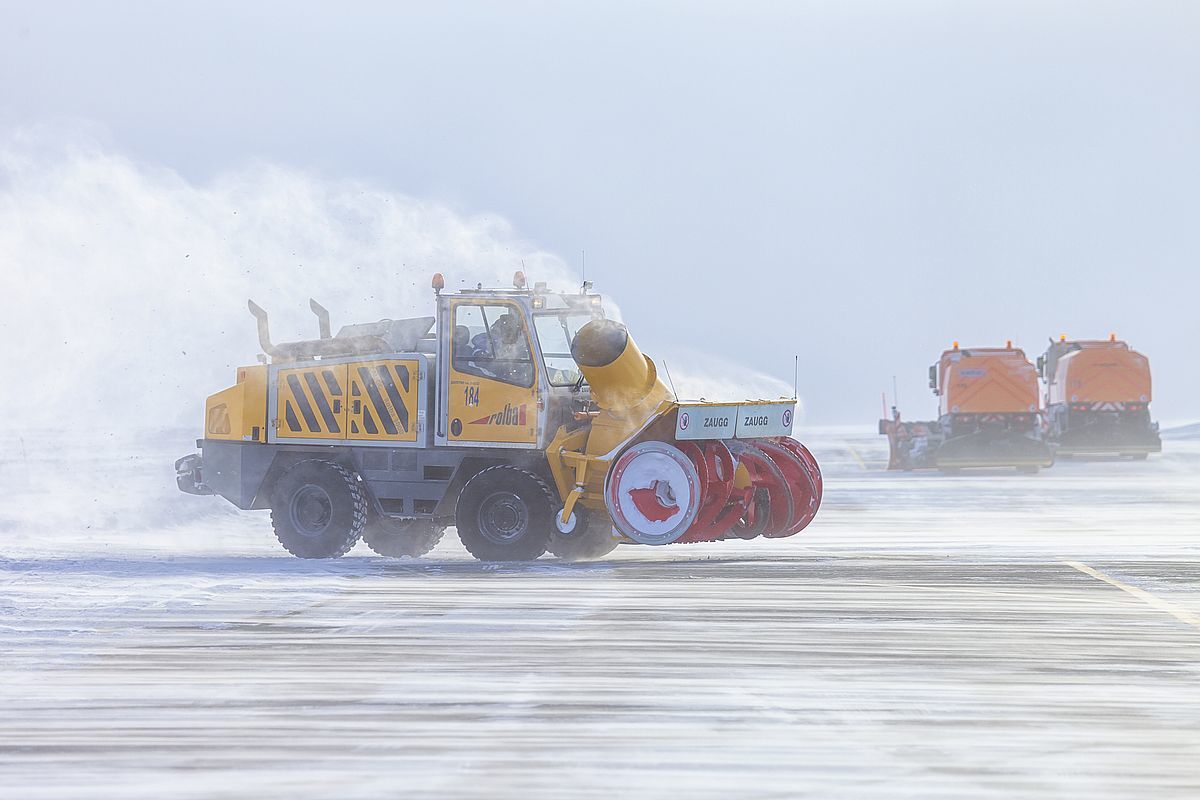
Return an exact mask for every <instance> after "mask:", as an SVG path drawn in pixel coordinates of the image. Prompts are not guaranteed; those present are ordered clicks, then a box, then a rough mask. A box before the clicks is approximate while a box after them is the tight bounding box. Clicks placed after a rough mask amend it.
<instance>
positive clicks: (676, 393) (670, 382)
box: [663, 360, 679, 400]
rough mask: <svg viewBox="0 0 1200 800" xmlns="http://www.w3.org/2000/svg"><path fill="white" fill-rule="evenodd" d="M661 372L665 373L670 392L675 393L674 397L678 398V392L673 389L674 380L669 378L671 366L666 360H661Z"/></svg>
mask: <svg viewBox="0 0 1200 800" xmlns="http://www.w3.org/2000/svg"><path fill="white" fill-rule="evenodd" d="M663 372H665V373H667V383H669V384H671V394H673V395H675V399H676V400H678V399H679V392H677V391H675V381H674V380H672V378H671V368H670V367H668V366H667V362H666V361H665V360H664V361H663Z"/></svg>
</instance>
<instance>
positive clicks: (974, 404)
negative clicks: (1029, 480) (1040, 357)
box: [879, 342, 1054, 472]
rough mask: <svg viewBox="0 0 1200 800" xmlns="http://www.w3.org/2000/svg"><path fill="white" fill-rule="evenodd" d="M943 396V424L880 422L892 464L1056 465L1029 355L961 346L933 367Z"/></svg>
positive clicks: (933, 381)
mask: <svg viewBox="0 0 1200 800" xmlns="http://www.w3.org/2000/svg"><path fill="white" fill-rule="evenodd" d="M929 386H930V388H931V389H933V393H934V394H935V395H937V396H938V419H937V421H936V422H905V421H903V420H901V419H900V412H899V410H898V409H896V408H895V407H893V408H892V418H891V419H882V420H880V421H879V432H880V433H881V434H883V435H886V436H887V437H888V443H889V445H890V447H891V453H890V455H889V459H888V469H901V470H911V469H940V470H943V471H955V470H958V469H961V468H964V467H1016V468H1017V469H1019V470H1021V471H1023V472H1037V471H1038V469H1039V468H1041V467H1048V466H1050V465H1051V464H1052V463H1054V458H1053V455H1052V454H1051V451H1050V448H1049V447H1048V446H1047V444H1046V442H1045V441H1044V440H1043V438H1042V426H1041V418H1040V414H1039V413H1038V382H1037V371H1036V370H1035V369H1034V366H1033V364H1031V363H1029V359H1027V358H1026V357H1025V352H1024V351H1023V350H1021V349H1019V348H1015V347H1013V346H1012V342H1008V343H1007V344H1006V345H1005V346H1004V347H971V348H961V349H960V348H959V346H958V342H955V343H954V347H953V348H952V349H950V350H946V351H945V352H943V353H942V357H941V358H940V359H938V363H936V364H934V365H933V366H931V367H930V368H929Z"/></svg>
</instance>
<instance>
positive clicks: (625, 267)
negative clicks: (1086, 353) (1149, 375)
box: [0, 0, 1200, 425]
mask: <svg viewBox="0 0 1200 800" xmlns="http://www.w3.org/2000/svg"><path fill="white" fill-rule="evenodd" d="M48 123H54V124H56V125H60V126H61V125H63V124H69V125H76V126H78V127H79V128H80V129H82V130H86V131H87V132H88V133H87V135H89V136H92V137H95V138H97V139H99V140H100V141H101V142H102V144H103V146H104V147H105V148H106V149H108V150H109V151H111V152H113V153H118V154H121V155H123V156H126V157H128V158H129V159H131V160H133V161H134V162H137V163H139V164H144V165H146V168H147V169H161V170H168V171H173V172H175V173H178V175H179V176H181V178H182V179H183V180H186V181H190V182H194V183H195V184H197V185H201V186H203V185H205V184H206V182H209V181H212V180H214V179H215V178H216V177H217V176H220V175H222V174H226V173H228V172H230V171H231V170H238V169H242V168H245V167H246V166H247V165H251V164H261V163H268V164H276V165H280V166H282V167H286V168H289V169H294V170H298V171H302V172H304V173H307V174H311V175H313V176H316V177H317V178H320V179H329V180H342V179H353V180H358V181H363V182H365V183H367V184H369V185H372V186H377V187H379V188H380V189H381V190H383V191H387V192H396V193H401V194H404V195H408V196H410V197H414V198H418V199H420V200H427V201H430V202H434V203H440V204H446V205H448V206H449V207H451V208H452V209H454V210H455V211H457V212H459V213H460V214H462V215H464V216H465V217H475V216H478V215H482V214H494V215H498V216H499V217H502V218H504V219H507V220H508V222H510V223H511V225H512V227H513V230H514V231H515V233H516V235H519V237H521V238H522V239H523V240H527V241H529V242H532V243H536V246H537V247H538V248H541V249H543V250H545V251H549V252H551V253H555V254H557V255H558V256H559V257H561V258H562V259H563V260H565V261H566V262H567V263H568V264H570V265H572V266H575V267H578V262H579V253H580V251H581V250H586V251H587V273H588V278H589V279H593V280H595V282H596V285H597V288H598V289H600V290H602V291H604V292H606V293H608V294H610V295H612V296H613V297H614V298H616V300H617V301H618V302H619V303H620V306H621V309H622V312H623V316H624V318H625V320H626V321H627V322H628V323H629V325H630V327H631V329H632V330H633V333H634V335H635V336H636V337H637V338H638V340H639V342H640V343H641V345H642V348H643V350H645V351H646V352H647V353H648V354H650V355H652V356H653V355H668V357H670V358H674V357H677V356H676V354H679V355H678V357H679V358H684V357H685V354H686V353H687V352H688V351H689V350H690V351H691V352H693V353H695V352H705V351H708V352H712V353H714V354H716V355H717V356H720V357H721V358H723V359H725V360H727V361H728V362H736V363H740V364H744V365H745V366H747V367H749V368H752V369H753V370H756V371H758V372H763V373H767V374H770V375H774V376H776V377H779V378H781V379H783V380H784V381H786V382H787V383H790V382H791V371H792V356H793V354H799V356H800V364H801V376H800V385H801V386H800V391H801V394H802V395H803V397H804V399H805V403H806V406H807V410H808V414H807V421H808V422H809V423H853V422H860V423H864V424H867V425H872V424H873V421H874V419H875V418H876V417H877V416H878V413H879V394H880V392H881V391H882V390H883V389H885V388H887V389H889V391H890V386H891V378H892V375H893V374H896V375H898V376H899V384H900V395H901V396H900V401H901V405H902V408H903V410H904V411H905V413H906V416H908V417H910V418H916V417H927V416H929V415H931V414H933V413H935V403H934V399H933V398H932V396H931V395H930V394H929V392H928V389H926V388H925V385H924V377H925V376H924V373H925V368H926V366H927V365H928V364H930V363H931V362H932V361H933V360H934V359H935V358H936V356H937V354H938V353H939V352H940V351H941V349H943V348H944V347H946V346H948V345H949V344H950V342H951V341H952V340H955V339H958V340H960V341H962V342H963V344H964V345H967V344H980V345H989V344H1002V343H1003V341H1004V340H1005V339H1007V338H1011V339H1014V340H1016V341H1017V342H1018V343H1020V344H1022V345H1023V346H1025V347H1026V348H1027V351H1028V352H1029V354H1030V356H1031V358H1032V357H1034V356H1036V354H1037V353H1040V352H1041V350H1042V345H1043V344H1044V343H1045V341H1046V338H1047V337H1049V336H1057V335H1058V334H1059V333H1067V334H1068V335H1071V336H1079V337H1104V336H1107V335H1108V333H1109V332H1110V331H1114V332H1116V333H1117V334H1118V335H1120V336H1122V337H1125V338H1128V339H1129V340H1130V342H1131V343H1132V344H1133V345H1134V346H1135V347H1136V348H1138V349H1139V350H1141V351H1142V352H1144V353H1146V354H1147V355H1148V356H1149V357H1150V360H1151V364H1152V367H1153V368H1154V376H1155V384H1156V385H1155V389H1156V392H1155V394H1156V399H1155V408H1156V409H1157V416H1159V417H1162V418H1166V419H1170V420H1183V419H1196V418H1200V402H1197V399H1196V398H1197V397H1198V396H1200V370H1198V369H1197V367H1196V354H1195V350H1196V346H1197V338H1198V334H1200V330H1198V327H1200V326H1198V324H1197V313H1196V306H1197V298H1198V296H1200V291H1198V290H1200V277H1198V276H1197V267H1198V265H1200V227H1198V224H1200V4H1197V3H1194V2H1136V3H1102V2H1080V3H1065V2H1063V3H1053V2H1034V3H1017V2H995V3H970V2H941V3H901V2H882V3H854V2H844V1H842V0H839V1H838V2H832V1H830V2H823V3H800V2H793V3H778V4H753V3H744V2H736V3H734V2H729V3H722V4H694V3H693V4H682V3H681V4H652V3H645V2H637V3H627V4H626V3H618V2H604V3H587V4H582V3H581V4H574V5H572V4H549V3H517V2H503V3H479V4H476V3H430V2H426V3H420V4H413V5H409V6H405V5H403V4H399V3H387V4H384V3H379V4H364V3H350V2H338V3H325V4H319V5H318V4H307V3H297V2H279V3H253V2H237V3H218V2H203V3H184V2H171V3H167V2H163V3H154V4H148V3H147V4H141V3H90V2H87V3H60V2H46V1H45V0H43V1H42V2H29V3H24V2H12V1H11V0H2V1H0V128H3V129H4V130H5V131H20V130H29V129H30V128H31V126H38V125H44V124H48ZM3 222H4V220H2V219H0V225H2V224H3ZM405 256H406V254H397V256H396V260H397V261H404V260H405ZM0 269H6V270H11V269H13V266H12V265H0ZM510 273H511V270H509V269H508V267H507V266H505V267H503V268H502V269H500V270H498V271H497V278H507V277H508V276H509V274H510ZM448 277H450V276H448ZM534 277H536V276H534ZM378 279H379V280H389V279H390V276H388V275H385V274H381V275H380V276H379V278H378ZM423 280H424V279H423V277H422V282H423ZM306 299H307V296H306V295H305V296H304V297H300V298H297V303H303V302H304V301H305V300H306ZM243 301H244V298H242V297H236V298H230V303H231V304H233V305H235V306H236V307H237V309H238V311H239V313H241V308H242V305H241V304H242V303H243ZM247 319H248V317H247ZM197 335H199V334H197ZM252 336H253V331H252V327H250V326H248V327H247V330H246V337H247V340H248V343H249V344H251V345H252V344H253V341H252ZM718 368H719V367H718ZM217 388H219V387H216V386H214V387H212V389H213V390H216V389H217Z"/></svg>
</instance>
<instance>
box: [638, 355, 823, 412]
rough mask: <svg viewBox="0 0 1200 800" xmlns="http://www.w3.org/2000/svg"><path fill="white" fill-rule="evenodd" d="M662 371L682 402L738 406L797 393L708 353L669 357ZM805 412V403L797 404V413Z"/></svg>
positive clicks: (787, 386) (759, 373)
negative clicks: (736, 404) (741, 403)
mask: <svg viewBox="0 0 1200 800" xmlns="http://www.w3.org/2000/svg"><path fill="white" fill-rule="evenodd" d="M663 363H665V365H666V366H665V368H663ZM659 367H660V370H661V371H662V373H663V375H662V377H663V379H664V380H668V379H669V380H670V382H671V383H673V384H674V387H675V391H676V393H677V394H678V396H679V399H680V400H709V401H712V402H721V403H736V402H739V401H742V400H775V399H778V398H784V397H786V398H791V397H792V394H793V392H794V389H793V387H792V386H791V385H790V384H788V383H786V382H784V381H782V380H780V379H778V378H774V377H772V376H770V375H765V374H763V373H761V372H758V371H756V370H753V369H750V368H749V367H745V366H742V365H740V364H735V363H733V362H730V361H727V360H725V359H722V358H717V357H714V356H712V355H711V354H707V353H704V354H702V353H697V352H693V351H683V352H678V351H677V352H674V353H670V354H668V355H667V357H666V358H665V359H663V360H662V362H660V363H659ZM668 372H669V373H670V374H669V376H668V375H667V374H666V373H668ZM802 410H803V403H802V402H800V401H799V400H797V411H798V412H801V411H802Z"/></svg>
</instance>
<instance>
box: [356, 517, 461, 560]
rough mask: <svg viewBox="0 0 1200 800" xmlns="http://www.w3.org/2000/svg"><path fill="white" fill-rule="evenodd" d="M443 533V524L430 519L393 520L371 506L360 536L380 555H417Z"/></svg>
mask: <svg viewBox="0 0 1200 800" xmlns="http://www.w3.org/2000/svg"><path fill="white" fill-rule="evenodd" d="M445 533H446V526H444V525H435V524H434V522H433V520H431V519H392V518H390V517H384V516H380V515H379V514H377V513H375V510H374V509H372V510H371V513H370V515H369V516H368V517H367V524H366V527H365V528H363V534H362V538H363V541H364V542H366V543H367V547H369V548H371V549H372V550H374V551H375V552H376V553H378V554H379V555H381V556H387V557H388V558H405V557H408V558H418V557H420V556H423V555H425V554H426V553H428V552H429V551H430V550H432V549H433V548H434V547H436V546H437V543H438V542H440V541H441V540H442V536H443V535H444V534H445Z"/></svg>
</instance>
